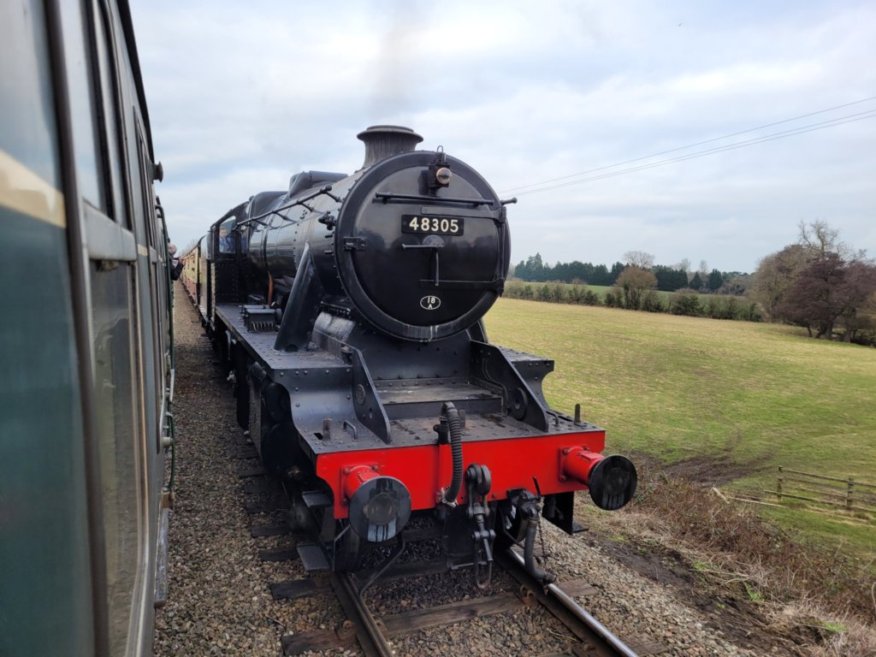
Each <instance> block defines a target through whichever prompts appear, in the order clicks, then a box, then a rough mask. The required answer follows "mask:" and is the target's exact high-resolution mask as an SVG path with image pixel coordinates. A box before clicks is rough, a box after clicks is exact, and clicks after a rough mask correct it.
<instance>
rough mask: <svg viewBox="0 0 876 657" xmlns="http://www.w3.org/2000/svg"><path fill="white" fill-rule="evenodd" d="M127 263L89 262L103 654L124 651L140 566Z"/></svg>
mask: <svg viewBox="0 0 876 657" xmlns="http://www.w3.org/2000/svg"><path fill="white" fill-rule="evenodd" d="M133 289H134V271H133V268H132V267H131V265H130V264H127V263H120V264H119V265H118V266H117V267H116V268H115V269H110V270H104V269H101V268H99V267H98V266H97V265H92V270H91V298H92V305H93V310H92V324H93V326H94V345H95V353H94V396H95V400H94V401H95V404H94V406H95V409H96V417H95V420H96V422H95V425H96V426H95V429H96V433H97V440H98V445H99V452H100V483H101V488H102V495H101V503H102V505H103V523H104V540H105V548H106V576H107V602H108V605H109V620H110V628H109V630H110V632H109V639H110V647H111V654H113V655H123V654H125V644H126V642H127V636H128V629H129V625H130V622H131V609H132V605H133V599H134V595H135V591H136V590H137V587H136V582H137V577H138V571H139V568H140V540H139V514H140V513H139V509H138V492H137V483H138V482H137V479H138V478H137V442H136V441H137V435H136V430H135V427H136V409H135V406H134V395H135V389H134V385H135V383H134V381H135V377H134V368H133V364H134V362H135V352H134V346H133V345H134V340H135V337H136V326H137V322H136V310H135V304H134V295H133Z"/></svg>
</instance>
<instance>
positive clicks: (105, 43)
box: [92, 2, 131, 228]
mask: <svg viewBox="0 0 876 657" xmlns="http://www.w3.org/2000/svg"><path fill="white" fill-rule="evenodd" d="M92 11H93V12H94V13H93V16H94V40H95V45H96V47H97V63H98V68H99V69H100V88H101V98H102V103H101V107H102V110H103V111H102V114H103V123H104V125H103V129H104V137H105V144H104V146H105V149H106V164H107V172H106V174H107V178H108V185H109V187H110V189H112V210H111V211H109V212H108V214H109V216H110V217H112V218H113V219H115V220H116V221H117V222H119V223H120V224H122V225H123V226H125V227H126V228H130V227H131V223H130V221H129V220H128V214H127V212H126V208H125V193H124V183H125V181H124V179H123V178H122V171H123V170H124V168H125V160H124V157H123V154H122V150H121V148H120V143H121V142H120V133H121V129H120V125H119V112H118V103H117V102H116V99H117V98H118V97H119V92H118V85H117V83H116V73H115V70H116V69H115V59H114V58H113V56H112V52H113V49H112V41H111V40H110V33H109V31H108V30H107V25H108V23H107V17H106V13H105V12H104V9H103V6H102V5H101V3H98V2H94V3H93V4H92Z"/></svg>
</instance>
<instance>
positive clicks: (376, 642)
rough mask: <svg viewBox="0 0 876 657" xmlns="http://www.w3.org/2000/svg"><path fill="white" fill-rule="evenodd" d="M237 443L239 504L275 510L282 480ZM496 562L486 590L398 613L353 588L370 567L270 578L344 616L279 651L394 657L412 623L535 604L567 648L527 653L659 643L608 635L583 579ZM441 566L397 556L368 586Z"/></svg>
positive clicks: (606, 651) (287, 593)
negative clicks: (242, 491)
mask: <svg viewBox="0 0 876 657" xmlns="http://www.w3.org/2000/svg"><path fill="white" fill-rule="evenodd" d="M240 450H242V451H237V452H235V455H234V456H235V458H238V459H247V460H246V461H242V463H244V465H243V466H242V467H241V468H240V469H239V476H240V477H241V478H243V479H249V480H251V481H253V482H254V484H255V485H254V486H250V487H249V488H250V490H249V493H250V499H249V500H247V501H246V502H245V507H246V509H247V511H248V512H249V513H250V514H251V515H253V516H254V517H255V516H262V515H263V514H271V513H274V514H275V515H276V512H277V510H278V509H280V510H282V509H283V505H284V504H288V500H287V499H286V498H285V495H284V493H283V491H282V488H281V487H280V486H279V485H278V484H277V482H276V481H274V480H272V479H271V478H269V477H267V476H266V475H265V473H264V471H263V470H262V469H261V468H259V467H258V466H254V465H251V463H253V461H250V460H249V459H251V458H253V457H254V456H255V452H254V451H250V450H252V448H251V447H249V446H247V445H246V444H241V446H240ZM250 533H251V535H252V536H253V537H255V538H260V537H270V536H278V535H282V534H293V535H294V532H293V530H292V529H291V528H290V527H289V526H288V525H287V524H286V523H284V522H274V523H273V524H265V523H264V522H258V523H255V524H253V526H252V528H251V532H250ZM407 534H408V537H409V542H411V543H415V542H417V541H423V540H427V539H428V538H429V534H428V532H425V533H424V532H422V531H421V530H417V529H409V530H407ZM259 556H260V558H261V559H262V560H263V561H292V560H295V559H298V558H299V554H298V551H297V550H296V549H295V548H294V547H284V548H278V549H266V550H261V551H260V552H259ZM496 566H497V568H496V572H495V573H494V579H495V578H502V579H503V580H504V582H505V584H504V585H497V586H496V587H494V590H492V591H490V592H489V593H488V594H486V595H483V596H481V597H475V598H466V599H462V600H454V601H450V602H447V603H445V604H438V605H436V606H430V607H426V608H422V609H415V610H406V611H402V612H399V613H382V614H380V613H375V612H374V611H373V610H372V608H371V606H370V605H369V603H368V601H367V599H366V598H367V596H364V595H362V594H360V591H361V590H362V588H363V583H365V582H367V581H368V580H369V579H370V576H371V575H372V574H373V572H369V571H366V572H363V573H362V574H361V575H360V576H356V575H353V574H348V573H335V574H332V573H328V572H325V573H319V572H317V573H313V574H310V575H308V576H306V577H299V578H296V579H291V580H286V581H280V582H274V583H271V584H270V590H271V593H272V595H273V596H274V598H275V599H289V600H295V599H300V598H303V597H309V596H325V597H334V599H335V600H336V601H337V603H338V604H339V605H340V607H341V609H342V610H343V615H344V617H345V619H346V620H344V621H343V622H342V623H340V624H339V625H338V626H336V627H332V628H327V629H313V630H307V631H303V632H297V633H293V634H285V635H283V636H282V637H281V645H282V652H283V654H284V655H289V656H291V655H299V654H302V653H306V652H308V651H320V650H327V649H336V648H344V649H356V648H358V649H359V650H361V652H362V653H363V654H364V655H366V657H398V655H400V654H402V653H400V652H399V651H398V649H394V648H393V647H392V642H395V643H396V645H397V644H398V642H399V641H401V640H404V638H405V637H407V636H411V635H412V634H414V633H416V632H418V631H420V630H429V629H433V628H440V627H444V626H450V625H457V624H460V623H466V622H470V621H472V620H475V619H480V618H485V617H490V616H495V615H497V614H503V613H509V612H514V611H519V610H521V609H526V608H527V607H529V608H532V607H535V606H540V607H543V608H544V609H545V610H546V611H547V612H549V614H550V615H551V616H553V617H554V618H555V619H556V620H557V621H558V622H559V623H560V624H562V626H564V627H565V628H566V631H567V633H568V639H567V641H565V643H566V646H567V648H566V649H565V650H564V651H560V652H557V651H556V650H553V651H548V652H543V653H539V652H538V650H535V652H533V653H532V654H533V655H539V654H541V655H543V656H544V657H548V656H550V657H584V656H586V657H645V656H646V655H657V654H659V653H661V652H663V650H664V649H665V648H664V647H663V646H660V645H657V644H653V643H640V644H638V645H636V644H633V645H632V646H631V645H627V644H626V643H625V642H623V641H622V640H620V639H619V638H618V637H616V636H615V635H614V634H613V633H612V632H611V631H610V630H608V629H607V628H606V627H605V626H604V625H602V624H601V623H600V622H599V621H598V620H596V619H595V618H594V617H593V616H592V615H591V614H590V613H588V611H587V610H586V609H585V608H584V607H582V606H581V605H580V604H579V603H578V602H576V600H575V597H576V596H580V595H590V594H597V591H596V590H595V589H593V588H592V587H590V586H589V584H588V583H587V582H585V581H570V582H564V583H559V584H557V583H553V584H548V585H547V586H543V585H542V584H541V583H539V582H538V581H537V580H535V579H534V578H533V577H532V576H531V575H530V574H529V573H528V572H527V571H526V569H525V568H524V566H523V557H522V555H521V554H519V553H518V552H517V551H516V550H513V549H512V550H509V551H507V552H506V553H504V554H498V555H497V559H496ZM444 571H446V564H445V561H444V559H443V558H438V559H434V560H427V561H419V560H418V561H414V562H407V563H400V564H397V565H394V566H392V567H390V568H389V569H387V570H386V572H384V573H382V575H381V577H380V579H379V580H378V581H377V583H376V584H375V585H374V588H379V587H380V586H381V584H382V583H385V582H391V581H397V580H405V579H410V578H413V577H417V576H423V575H429V574H436V573H441V572H444ZM503 575H504V577H503ZM508 583H510V586H509V585H508ZM366 586H367V584H366ZM472 589H474V587H473V586H472ZM369 590H373V589H369Z"/></svg>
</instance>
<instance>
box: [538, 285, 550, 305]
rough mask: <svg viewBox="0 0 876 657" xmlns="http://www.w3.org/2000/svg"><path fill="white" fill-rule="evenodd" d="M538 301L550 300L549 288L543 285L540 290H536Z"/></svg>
mask: <svg viewBox="0 0 876 657" xmlns="http://www.w3.org/2000/svg"><path fill="white" fill-rule="evenodd" d="M537 298H538V300H539V301H550V300H551V286H550V285H548V284H547V283H545V284H544V285H542V286H541V287H540V288H538V296H537Z"/></svg>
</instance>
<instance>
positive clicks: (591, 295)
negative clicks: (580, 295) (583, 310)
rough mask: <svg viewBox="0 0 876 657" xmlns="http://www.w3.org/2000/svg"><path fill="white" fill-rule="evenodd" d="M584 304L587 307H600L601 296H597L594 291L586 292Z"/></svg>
mask: <svg viewBox="0 0 876 657" xmlns="http://www.w3.org/2000/svg"><path fill="white" fill-rule="evenodd" d="M583 303H584V305H586V306H598V305H599V295H598V294H596V292H594V291H593V290H586V291H585V292H584V299H583Z"/></svg>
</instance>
